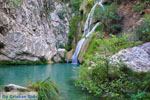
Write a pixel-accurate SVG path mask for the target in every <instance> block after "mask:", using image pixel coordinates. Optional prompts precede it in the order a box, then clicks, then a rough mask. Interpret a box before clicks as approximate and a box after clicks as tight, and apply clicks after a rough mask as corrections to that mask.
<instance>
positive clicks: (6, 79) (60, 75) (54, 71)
mask: <svg viewBox="0 0 150 100" xmlns="http://www.w3.org/2000/svg"><path fill="white" fill-rule="evenodd" d="M73 66H74V65H71V64H51V65H36V66H1V67H0V86H3V85H6V84H10V83H11V84H17V85H21V86H25V85H26V83H27V82H30V81H32V82H36V81H37V80H44V79H46V78H47V77H51V80H53V81H55V82H56V83H57V84H58V86H59V89H60V92H61V93H60V99H61V100H92V99H93V97H91V96H89V94H86V93H84V92H82V91H80V90H79V89H78V88H76V87H75V86H74V84H73V82H72V81H73V80H75V79H77V75H76V73H75V72H74V70H75V68H76V67H73ZM87 98H90V99H87ZM93 100H95V99H93Z"/></svg>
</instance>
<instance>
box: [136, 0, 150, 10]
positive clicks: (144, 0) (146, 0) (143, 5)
mask: <svg viewBox="0 0 150 100" xmlns="http://www.w3.org/2000/svg"><path fill="white" fill-rule="evenodd" d="M149 4H150V0H141V1H140V3H139V4H137V5H135V6H134V11H136V12H139V11H142V10H144V9H145V8H147V7H148V6H149Z"/></svg>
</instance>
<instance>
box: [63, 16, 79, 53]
mask: <svg viewBox="0 0 150 100" xmlns="http://www.w3.org/2000/svg"><path fill="white" fill-rule="evenodd" d="M78 20H79V16H74V17H73V18H72V19H71V20H70V27H69V38H68V39H69V40H68V44H67V45H66V47H65V49H66V50H67V51H69V50H71V45H72V41H73V39H74V36H75V32H76V25H77V23H78Z"/></svg>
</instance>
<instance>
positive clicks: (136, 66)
mask: <svg viewBox="0 0 150 100" xmlns="http://www.w3.org/2000/svg"><path fill="white" fill-rule="evenodd" d="M111 59H112V60H113V62H114V63H119V62H120V61H121V62H123V63H124V64H126V65H127V66H128V67H130V68H132V69H133V70H134V71H137V72H142V71H143V72H147V71H150V42H148V43H145V44H143V45H140V46H136V47H133V48H128V49H124V50H121V51H120V52H118V53H117V54H115V55H113V56H112V58H111Z"/></svg>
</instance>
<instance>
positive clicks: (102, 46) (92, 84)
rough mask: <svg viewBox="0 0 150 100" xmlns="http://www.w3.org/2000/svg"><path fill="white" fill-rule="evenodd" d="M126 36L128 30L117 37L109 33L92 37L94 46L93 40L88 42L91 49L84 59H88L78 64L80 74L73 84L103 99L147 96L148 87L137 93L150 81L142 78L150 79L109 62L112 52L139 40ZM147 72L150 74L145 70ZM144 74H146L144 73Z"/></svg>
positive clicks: (126, 98) (117, 99)
mask: <svg viewBox="0 0 150 100" xmlns="http://www.w3.org/2000/svg"><path fill="white" fill-rule="evenodd" d="M94 37H95V35H94ZM129 37H130V35H129V34H126V35H122V36H119V37H117V36H114V35H112V38H110V39H104V38H99V39H98V38H96V39H95V40H94V41H92V43H94V44H95V46H94V44H92V46H90V48H91V49H90V52H89V51H87V53H86V55H87V56H86V59H89V63H87V62H85V63H84V64H83V65H82V66H80V67H79V71H78V76H79V78H78V81H77V83H76V85H77V86H80V87H82V89H85V90H87V91H89V93H92V94H94V95H95V96H98V97H100V98H103V99H104V100H128V99H132V100H133V98H140V97H143V98H144V97H146V98H147V97H148V96H146V95H148V93H149V92H148V91H147V92H146V94H140V93H142V92H144V90H149V89H148V88H146V87H149V85H148V84H144V82H143V81H146V83H149V80H147V79H144V80H143V78H139V77H138V76H139V74H140V73H137V74H135V73H134V72H133V71H132V70H131V69H129V68H127V67H126V66H125V65H123V64H118V65H112V64H110V59H109V57H110V56H111V55H113V54H115V53H116V52H118V51H120V50H121V49H125V48H129V47H132V46H135V45H137V44H138V42H135V41H129ZM90 44H91V43H90ZM96 47H97V48H96ZM92 51H96V52H92ZM100 55H101V56H100ZM118 66H119V67H118ZM146 75H150V74H147V73H146ZM143 77H145V78H146V76H145V74H144V76H143ZM137 83H138V84H137ZM143 86H144V87H143ZM137 90H138V91H139V92H138V91H137ZM138 93H139V94H138Z"/></svg>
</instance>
